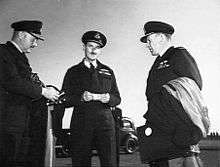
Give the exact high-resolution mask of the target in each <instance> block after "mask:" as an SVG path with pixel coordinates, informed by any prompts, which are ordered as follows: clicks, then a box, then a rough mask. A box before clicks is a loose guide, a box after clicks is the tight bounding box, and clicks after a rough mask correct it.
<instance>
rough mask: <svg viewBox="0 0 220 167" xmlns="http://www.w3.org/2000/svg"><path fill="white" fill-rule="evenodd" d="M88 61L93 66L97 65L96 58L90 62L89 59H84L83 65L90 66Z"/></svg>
mask: <svg viewBox="0 0 220 167" xmlns="http://www.w3.org/2000/svg"><path fill="white" fill-rule="evenodd" d="M90 63H92V64H93V66H94V67H95V68H96V67H97V61H96V60H95V61H92V62H90V61H88V60H87V59H84V65H85V66H86V67H87V68H90V66H91V65H90Z"/></svg>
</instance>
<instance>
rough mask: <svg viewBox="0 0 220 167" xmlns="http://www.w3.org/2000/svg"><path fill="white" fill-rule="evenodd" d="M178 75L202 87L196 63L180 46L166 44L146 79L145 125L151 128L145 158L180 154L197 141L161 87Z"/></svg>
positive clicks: (176, 104)
mask: <svg viewBox="0 0 220 167" xmlns="http://www.w3.org/2000/svg"><path fill="white" fill-rule="evenodd" d="M178 77H189V78H191V79H193V80H194V81H195V82H196V83H197V84H198V86H199V88H200V89H201V88H202V79H201V75H200V72H199V70H198V67H197V64H196V62H195V60H194V59H193V57H192V56H191V55H190V54H189V52H188V51H187V50H186V49H184V48H180V47H179V48H174V47H170V48H169V49H168V50H167V51H166V52H165V53H164V54H163V55H162V56H161V57H159V56H158V57H157V58H156V60H155V62H154V64H153V65H152V67H151V70H150V72H149V76H148V79H147V88H146V97H147V100H148V111H147V113H146V114H145V115H144V117H145V118H146V124H147V125H149V126H150V127H151V128H152V130H153V131H152V134H151V135H150V136H149V137H148V140H149V157H148V160H149V161H152V160H156V159H163V158H165V159H166V158H167V159H172V158H176V157H181V156H182V155H184V154H185V152H186V151H188V150H189V147H190V145H192V144H197V143H198V141H199V140H200V137H201V136H200V134H199V135H197V134H196V132H197V131H198V129H197V127H195V126H194V125H193V123H192V121H191V120H190V119H189V117H188V116H187V114H186V113H185V112H184V110H183V107H182V105H181V104H180V103H179V102H178V101H177V100H176V99H175V98H174V97H173V96H172V95H170V94H169V93H168V92H167V91H166V90H165V89H164V88H162V86H163V85H164V84H167V82H168V81H170V80H173V79H176V78H178Z"/></svg>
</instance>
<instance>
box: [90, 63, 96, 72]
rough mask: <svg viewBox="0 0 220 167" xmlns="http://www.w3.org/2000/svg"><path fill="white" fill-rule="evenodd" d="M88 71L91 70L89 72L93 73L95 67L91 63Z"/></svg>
mask: <svg viewBox="0 0 220 167" xmlns="http://www.w3.org/2000/svg"><path fill="white" fill-rule="evenodd" d="M90 69H91V72H94V71H95V66H94V65H93V64H92V63H90Z"/></svg>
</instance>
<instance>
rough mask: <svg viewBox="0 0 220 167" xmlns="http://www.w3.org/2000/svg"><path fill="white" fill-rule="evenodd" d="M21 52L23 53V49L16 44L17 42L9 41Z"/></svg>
mask: <svg viewBox="0 0 220 167" xmlns="http://www.w3.org/2000/svg"><path fill="white" fill-rule="evenodd" d="M10 42H11V43H12V44H13V45H14V46H15V47H16V48H17V49H18V50H19V51H20V52H21V53H23V51H22V50H21V48H20V47H19V46H18V44H17V43H16V42H14V41H10Z"/></svg>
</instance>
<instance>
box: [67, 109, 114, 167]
mask: <svg viewBox="0 0 220 167" xmlns="http://www.w3.org/2000/svg"><path fill="white" fill-rule="evenodd" d="M103 112H105V111H103ZM108 112H109V111H108ZM110 114H111V113H109V115H108V116H107V118H108V119H107V120H106V119H98V120H97V119H93V121H91V120H90V121H85V119H84V118H82V119H81V118H78V119H76V120H75V122H74V123H75V126H74V128H73V129H71V139H70V147H71V154H72V166H73V167H82V166H85V167H89V166H91V156H92V154H91V152H92V149H93V146H95V149H96V150H97V152H98V156H99V158H100V163H101V166H102V167H116V166H117V160H116V159H117V154H116V137H115V123H114V119H113V117H112V115H110ZM97 117H98V116H97ZM81 121H82V122H81ZM84 121H85V122H84Z"/></svg>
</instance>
